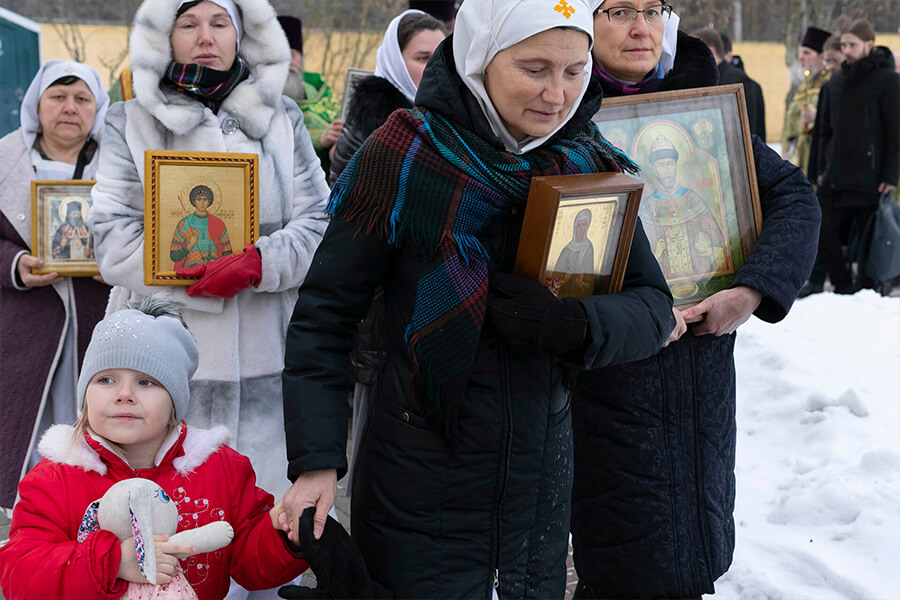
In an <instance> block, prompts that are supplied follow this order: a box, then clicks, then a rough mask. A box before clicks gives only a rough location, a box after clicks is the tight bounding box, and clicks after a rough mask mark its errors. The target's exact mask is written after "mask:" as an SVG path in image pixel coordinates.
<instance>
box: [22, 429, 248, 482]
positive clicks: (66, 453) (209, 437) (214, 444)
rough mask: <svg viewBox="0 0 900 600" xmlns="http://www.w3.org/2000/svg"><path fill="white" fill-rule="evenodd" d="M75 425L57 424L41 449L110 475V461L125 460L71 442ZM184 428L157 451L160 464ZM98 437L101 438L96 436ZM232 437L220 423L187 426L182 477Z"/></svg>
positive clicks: (177, 465) (178, 465)
mask: <svg viewBox="0 0 900 600" xmlns="http://www.w3.org/2000/svg"><path fill="white" fill-rule="evenodd" d="M73 433H75V428H74V427H72V426H71V425H53V426H52V427H50V428H49V429H48V430H47V431H46V432H45V433H44V435H43V436H42V437H41V441H40V444H38V452H40V454H41V456H43V457H44V458H46V459H47V460H50V461H53V462H55V463H60V464H63V465H69V466H71V467H79V468H81V469H84V470H85V471H95V472H97V473H99V474H100V475H106V473H107V466H106V462H107V461H108V460H121V459H120V458H119V457H118V456H116V455H115V454H112V451H111V450H110V452H109V453H105V454H109V455H112V457H114V458H111V457H109V456H101V455H100V454H99V453H98V452H97V451H96V450H94V449H93V448H91V446H90V445H89V444H88V443H87V442H86V441H85V440H84V439H81V440H78V443H76V444H70V443H69V442H70V440H71V439H72V434H73ZM179 438H180V430H179V429H173V430H172V432H171V433H170V434H169V436H168V437H167V438H166V440H165V441H164V442H163V445H162V447H161V448H160V450H159V454H157V464H158V463H159V462H160V461H161V460H162V459H163V458H164V457H165V456H166V454H168V452H169V450H170V449H171V448H172V446H173V445H175V444H176V443H178V440H179ZM95 439H97V438H95ZM230 440H231V433H230V432H229V431H228V428H227V427H225V426H224V425H217V426H215V427H213V428H212V429H196V428H194V427H187V432H186V433H185V436H184V441H183V442H182V449H183V450H184V454H183V455H181V456H179V457H178V458H176V459H175V460H173V461H172V466H173V467H174V469H175V471H177V472H178V473H179V474H180V475H182V476H187V475H189V474H190V473H191V472H192V471H194V469H196V468H197V467H199V466H200V465H202V464H203V463H204V462H206V459H208V458H209V457H210V456H211V455H212V454H213V453H214V452H216V451H217V450H218V449H219V448H220V447H222V446H224V445H225V444H227V443H228V442H229V441H230ZM97 441H98V442H99V443H100V445H101V446H103V447H104V448H106V449H107V450H109V446H107V445H106V444H105V443H104V442H103V441H102V440H99V439H97Z"/></svg>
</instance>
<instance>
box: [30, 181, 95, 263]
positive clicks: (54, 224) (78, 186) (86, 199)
mask: <svg viewBox="0 0 900 600" xmlns="http://www.w3.org/2000/svg"><path fill="white" fill-rule="evenodd" d="M94 183H95V181H93V180H79V179H67V180H63V181H50V180H34V181H32V182H31V253H32V254H33V255H34V256H36V257H37V258H40V259H41V260H43V261H44V266H43V267H40V268H33V269H32V270H31V272H32V273H34V274H36V275H43V274H46V273H56V274H57V275H61V276H63V277H91V276H93V275H97V274H99V273H100V271H98V270H97V260H96V258H94V257H93V237H91V238H89V239H90V240H91V242H89V246H88V248H89V250H90V254H91V255H92V256H91V257H90V258H82V259H71V258H63V257H59V256H57V257H54V256H53V239H54V236H55V233H56V232H57V231H58V230H59V228H60V227H61V226H62V225H63V223H64V222H65V217H63V216H62V215H61V214H60V212H59V211H60V210H61V209H62V207H63V206H64V205H65V204H68V203H69V202H71V201H72V200H71V199H72V198H74V199H75V200H76V201H78V202H81V205H82V206H81V211H82V219H83V220H84V223H85V228H87V218H88V211H89V210H90V207H91V205H92V200H91V188H92V187H93V186H94ZM54 217H58V218H54ZM89 231H90V230H89Z"/></svg>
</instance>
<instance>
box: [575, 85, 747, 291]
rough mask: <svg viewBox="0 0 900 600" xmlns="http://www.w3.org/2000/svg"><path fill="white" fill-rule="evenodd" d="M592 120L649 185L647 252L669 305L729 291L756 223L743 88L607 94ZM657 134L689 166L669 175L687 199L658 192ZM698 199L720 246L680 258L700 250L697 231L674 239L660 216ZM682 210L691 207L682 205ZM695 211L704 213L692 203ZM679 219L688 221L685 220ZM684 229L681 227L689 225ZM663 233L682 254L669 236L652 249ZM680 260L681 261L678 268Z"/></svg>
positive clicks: (677, 160) (644, 214) (670, 227)
mask: <svg viewBox="0 0 900 600" xmlns="http://www.w3.org/2000/svg"><path fill="white" fill-rule="evenodd" d="M593 120H594V122H595V123H596V124H597V126H598V127H599V128H600V132H601V133H602V134H603V135H604V137H606V138H607V139H608V140H609V141H610V142H612V143H613V144H614V145H616V146H618V147H619V148H620V149H622V150H624V151H625V152H626V153H627V154H628V155H629V156H630V157H631V158H632V159H633V160H634V161H635V162H637V163H638V164H640V165H641V167H642V172H641V174H640V178H641V179H642V180H643V181H644V182H645V183H646V184H647V187H646V188H645V191H644V198H643V199H642V205H641V211H640V216H641V220H642V222H643V224H644V229H645V230H646V231H647V235H648V238H649V239H650V246H651V250H654V254H655V255H657V259H658V260H659V261H660V266H661V267H662V268H663V273H664V274H665V275H666V281H667V282H668V283H669V288H670V289H671V291H672V295H673V296H674V297H675V305H676V306H677V307H679V308H686V307H688V306H691V305H693V304H696V303H697V302H699V301H701V300H703V299H704V298H706V297H708V296H710V295H712V294H714V293H716V292H717V291H720V290H722V289H726V288H728V287H729V286H730V285H731V283H732V282H733V281H734V278H735V277H736V275H737V273H738V271H739V270H740V268H741V266H743V264H744V263H745V262H746V260H747V257H748V256H749V254H750V251H751V249H752V248H753V245H754V244H755V243H756V239H757V237H758V235H759V232H760V230H761V228H762V211H761V209H760V203H759V190H758V187H757V181H756V165H755V163H754V160H753V144H752V141H751V137H750V126H749V120H748V118H747V108H746V102H745V99H744V88H743V86H742V85H740V84H734V85H724V86H716V87H707V88H697V89H691V90H676V91H671V92H659V93H654V94H635V95H631V96H621V97H616V98H610V99H605V100H604V101H603V106H602V108H601V109H600V110H599V111H598V112H597V114H596V115H595V116H594V118H593ZM657 135H663V137H666V139H668V137H672V138H673V140H669V141H670V142H671V145H672V146H673V147H674V148H675V149H676V153H675V154H676V156H675V163H676V164H678V163H684V164H686V165H687V168H682V167H680V166H676V167H675V170H674V173H675V174H676V175H675V177H676V178H677V180H672V179H670V182H673V181H674V185H680V186H681V193H682V195H685V194H687V195H688V196H689V198H686V199H685V200H684V201H678V200H676V197H677V196H675V195H669V196H667V195H666V194H664V193H662V187H663V186H662V185H660V183H661V182H662V179H661V178H660V177H659V174H658V172H657V171H656V167H655V166H654V165H651V164H650V163H649V156H650V154H649V151H651V150H652V146H653V141H654V139H655V140H659V138H658V137H656V138H654V136H657ZM678 151H680V152H678ZM685 173H688V175H687V176H685ZM669 189H674V186H673V187H670V188H669ZM685 190H686V191H685ZM658 194H662V195H658ZM698 198H699V199H701V200H702V202H703V203H705V204H706V205H707V210H706V211H705V213H704V214H708V215H710V216H711V217H712V218H713V219H715V221H716V223H717V224H718V228H715V229H714V228H712V227H709V229H713V233H714V235H715V236H716V238H717V241H714V242H713V243H717V242H718V243H720V245H718V246H714V247H713V248H706V247H705V245H704V251H705V252H708V253H709V254H710V258H708V259H704V258H697V259H695V260H691V259H690V258H688V259H686V260H682V259H684V257H688V255H689V254H690V253H691V252H694V254H693V255H691V256H696V253H697V252H699V251H697V250H696V248H698V247H699V246H698V245H697V243H696V241H694V242H692V240H695V239H696V234H693V235H694V236H695V237H694V238H691V237H690V236H689V235H688V234H685V235H682V236H681V237H680V238H678V235H679V234H677V233H675V231H676V229H675V227H674V225H672V224H670V223H669V222H664V221H663V219H664V218H665V216H664V215H663V213H664V212H665V210H671V211H672V215H671V223H675V221H677V220H678V219H679V218H681V217H676V216H674V215H675V211H679V210H681V208H679V207H680V206H682V205H687V204H688V203H689V202H690V201H694V204H693V206H694V207H695V208H696V207H697V205H698V204H700V203H698V202H696V200H697V199H698ZM691 199H692V200H691ZM667 202H668V203H670V204H668V205H667V204H666V203H667ZM669 207H671V208H669ZM684 212H685V214H687V213H688V212H689V211H688V210H687V209H685V211H684ZM696 212H704V211H702V209H700V208H696ZM684 218H685V219H686V221H689V220H690V219H691V218H690V217H684ZM703 218H704V219H705V218H706V217H703ZM683 230H684V232H687V231H688V230H689V229H688V226H685V228H683ZM662 232H665V233H662ZM663 236H668V239H669V240H677V239H681V242H680V246H681V254H678V253H677V252H673V253H672V254H671V255H670V254H669V252H670V245H669V242H668V241H667V242H665V244H663V246H664V249H663V250H662V252H657V250H658V249H657V248H656V244H658V243H659V242H660V239H661V238H662V237H663ZM673 236H674V237H673ZM704 243H705V242H704ZM691 244H693V245H691ZM677 245H679V244H675V245H673V246H671V247H672V248H674V247H675V246H677ZM670 256H676V257H678V258H674V259H673V258H670ZM678 260H681V262H680V263H678V264H677V265H676V262H677V261H678ZM668 261H671V262H668ZM704 261H708V262H704ZM673 265H676V266H673ZM685 265H687V266H685Z"/></svg>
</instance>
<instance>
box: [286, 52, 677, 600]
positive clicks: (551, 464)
mask: <svg viewBox="0 0 900 600" xmlns="http://www.w3.org/2000/svg"><path fill="white" fill-rule="evenodd" d="M451 49H452V42H451V41H450V39H449V38H448V40H447V41H445V42H443V44H442V45H441V46H440V49H439V50H438V51H437V53H436V54H435V55H434V56H433V57H432V58H431V61H430V62H429V64H428V67H427V68H426V71H425V75H424V78H423V80H422V85H421V87H420V88H419V95H418V97H417V101H418V103H419V104H420V105H422V106H425V107H428V108H431V109H433V110H435V111H438V112H440V113H442V114H444V115H447V116H449V117H450V118H451V119H453V120H454V121H455V122H456V124H457V125H458V126H460V127H466V128H468V129H470V130H472V131H475V132H477V133H479V134H480V135H482V137H484V138H485V139H487V140H489V141H491V142H493V143H495V144H496V145H499V141H498V140H496V138H495V137H494V136H493V134H492V133H491V132H490V128H489V126H488V124H487V121H486V120H485V119H484V117H483V115H482V113H481V109H480V108H479V107H478V104H477V101H476V100H475V98H474V96H472V95H471V93H469V92H468V90H467V89H466V88H465V87H464V86H463V84H462V82H461V81H460V79H459V77H458V76H457V75H456V71H455V69H454V68H453V65H452V62H449V61H452V55H451V51H452V50H451ZM598 93H599V90H597V89H595V90H594V94H592V96H591V97H590V99H588V100H586V101H585V103H583V105H582V108H581V109H579V111H578V112H577V113H576V115H575V117H574V118H573V120H572V121H571V122H570V123H571V127H583V126H584V125H585V124H586V123H587V122H588V121H589V119H590V117H591V116H592V115H593V114H594V112H595V111H596V108H597V101H599V96H598V95H597V94H598ZM571 131H572V130H571V129H569V126H567V127H566V128H564V129H563V131H562V134H561V135H567V132H571ZM423 188H424V189H423V190H422V194H423V195H422V197H421V201H427V193H428V190H427V186H423ZM522 214H523V211H521V210H519V211H518V212H517V213H515V214H508V215H506V216H503V217H498V218H497V219H495V220H494V221H493V222H492V223H491V224H489V225H488V227H487V228H486V230H485V231H483V232H482V233H481V234H479V235H478V239H479V241H480V242H481V243H482V244H483V245H484V247H485V248H486V249H487V250H488V253H489V255H490V257H491V263H490V265H489V267H490V269H491V270H492V272H493V270H500V271H504V272H507V273H508V272H511V271H512V267H513V262H514V259H515V254H516V249H517V246H518V236H519V230H520V228H521V223H522ZM357 229H358V226H357V224H355V223H348V222H347V221H344V220H343V219H341V218H334V219H333V220H332V222H331V224H330V225H329V228H328V230H327V231H326V233H325V237H324V239H323V240H322V244H321V245H320V246H319V249H318V251H317V252H316V255H315V257H314V259H313V264H312V266H311V267H310V271H309V274H308V275H307V277H306V280H305V282H304V284H303V286H302V287H301V289H300V295H299V299H298V301H297V305H296V308H295V310H294V314H293V317H292V319H291V323H290V326H289V329H288V341H287V347H286V357H285V372H284V402H285V426H286V434H287V440H288V459H289V461H290V466H289V474H290V476H291V478H292V479H296V477H297V476H298V475H299V474H300V473H302V472H305V471H311V470H316V469H324V468H336V469H338V471H339V474H340V475H342V474H343V472H344V471H345V470H346V459H345V454H344V453H345V442H346V439H347V429H346V428H347V395H348V393H349V391H350V388H351V379H350V373H349V364H348V363H349V361H348V357H347V353H348V351H349V350H350V347H351V345H352V343H353V338H354V335H355V332H356V323H357V322H358V321H359V319H361V318H362V317H363V316H364V315H365V314H366V310H367V309H368V306H369V302H370V300H371V297H372V294H373V292H374V290H375V289H376V287H377V286H379V285H381V286H382V288H383V290H384V300H385V331H386V335H387V338H388V339H387V340H386V347H387V357H386V361H385V364H384V366H383V367H382V371H381V374H380V376H379V378H378V383H377V384H376V388H375V392H374V394H373V398H372V402H371V403H370V412H369V415H368V420H367V425H366V428H365V431H364V433H363V436H362V441H361V444H360V452H359V455H358V460H357V462H356V464H355V466H354V474H353V499H352V511H351V514H352V524H351V525H352V527H351V529H352V533H353V538H354V540H355V541H356V543H357V544H358V546H359V548H360V551H361V552H362V555H363V556H364V558H365V560H366V563H367V565H368V568H369V572H370V573H371V575H372V578H373V579H374V580H375V581H376V582H378V583H380V584H382V585H383V586H384V587H386V588H387V589H389V590H390V591H391V592H392V593H393V594H394V596H395V597H397V598H484V599H488V598H490V597H491V594H492V591H493V588H496V589H497V591H498V593H499V595H500V597H501V598H504V599H506V598H556V599H558V598H562V597H563V595H564V592H565V580H566V564H565V562H566V557H567V553H568V552H567V546H568V544H567V542H568V531H569V521H570V499H571V482H572V437H571V416H570V410H569V395H570V394H569V388H570V387H571V386H569V388H567V386H566V385H565V381H566V378H565V375H566V373H567V372H568V370H569V367H567V366H566V365H565V364H564V363H562V362H561V361H560V360H559V359H557V358H554V357H553V356H551V355H549V354H544V353H540V352H537V351H533V350H527V349H525V350H521V349H519V350H513V349H512V348H510V347H509V346H507V345H506V344H504V343H503V342H501V341H500V339H499V338H498V337H497V335H496V334H495V333H494V330H493V329H492V327H491V324H490V322H486V323H485V326H484V328H483V330H482V332H481V338H480V340H479V344H478V348H477V350H476V355H475V360H474V364H473V370H472V372H471V374H470V377H469V380H468V382H467V385H466V390H465V396H464V400H463V405H462V409H461V413H460V416H459V421H458V424H459V439H458V446H457V448H456V449H455V450H454V449H453V448H452V447H451V445H450V444H449V443H448V441H447V440H446V439H445V438H444V437H442V436H441V435H439V434H438V433H436V432H435V431H434V430H433V428H432V427H430V426H429V424H428V423H427V422H426V419H425V418H424V417H423V411H422V410H420V408H419V405H418V403H417V402H416V400H415V398H414V397H413V394H412V389H411V381H412V368H413V366H412V361H411V359H410V355H409V350H408V347H407V343H406V339H405V336H404V330H405V328H406V326H407V324H408V323H409V321H410V317H411V314H412V312H413V306H414V300H415V292H416V284H417V281H418V277H419V273H420V269H421V267H422V265H423V264H424V257H423V256H422V254H421V253H420V252H419V251H418V250H417V249H416V248H415V246H414V245H413V244H406V245H404V246H403V247H401V248H399V249H398V248H396V247H394V246H391V245H389V244H388V243H387V242H385V241H384V240H383V239H381V238H380V237H379V236H377V235H374V234H373V235H366V232H365V231H357ZM580 303H581V305H582V306H583V308H584V310H585V314H586V315H587V317H588V321H589V331H590V340H589V343H588V344H586V345H585V347H584V348H582V349H581V350H580V351H579V353H578V355H577V357H573V360H579V361H581V362H582V364H611V363H612V362H614V361H617V360H619V361H621V360H634V359H636V358H638V357H641V356H649V355H651V354H653V353H654V352H656V351H657V349H658V348H659V347H660V346H661V345H662V342H663V341H664V340H665V338H666V337H667V335H668V334H669V332H670V331H671V329H672V327H673V325H674V319H673V318H672V314H671V299H670V297H669V296H668V291H667V289H666V285H665V281H664V280H663V278H662V273H661V272H660V270H659V267H658V265H657V264H656V262H655V259H654V258H653V255H652V254H651V252H650V248H649V245H648V243H647V238H646V236H645V235H644V234H643V230H642V229H638V231H637V232H636V236H635V242H634V244H633V245H632V251H631V258H630V260H629V262H628V269H627V274H626V283H625V288H624V291H623V292H622V293H621V294H616V295H613V296H594V297H589V298H584V299H582V300H580ZM626 357H629V358H626Z"/></svg>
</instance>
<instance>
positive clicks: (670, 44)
mask: <svg viewBox="0 0 900 600" xmlns="http://www.w3.org/2000/svg"><path fill="white" fill-rule="evenodd" d="M605 1H606V0H588V3H589V4H590V6H591V14H594V13H595V12H597V9H598V8H600V7H601V6H603V3H604V2H605ZM680 22H681V19H680V18H679V17H678V15H676V14H675V11H674V10H673V11H672V14H671V15H669V20H668V21H666V26H665V29H664V30H663V39H662V54H661V55H660V57H659V64H660V66H661V67H662V68H661V69H660V77H661V78H662V77H665V76H666V73H668V72H669V71H671V70H672V67H674V66H675V48H676V46H677V45H678V23H680Z"/></svg>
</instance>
